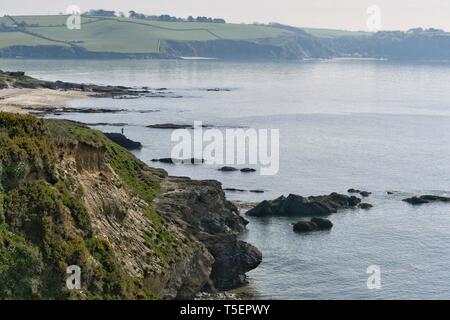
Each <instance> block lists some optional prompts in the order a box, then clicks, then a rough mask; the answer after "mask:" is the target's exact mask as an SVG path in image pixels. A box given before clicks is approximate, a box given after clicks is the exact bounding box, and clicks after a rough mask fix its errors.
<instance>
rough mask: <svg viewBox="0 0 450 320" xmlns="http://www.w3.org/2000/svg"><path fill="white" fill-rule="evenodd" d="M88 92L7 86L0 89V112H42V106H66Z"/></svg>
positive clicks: (85, 95) (55, 107)
mask: <svg viewBox="0 0 450 320" xmlns="http://www.w3.org/2000/svg"><path fill="white" fill-rule="evenodd" d="M89 96H90V94H89V93H88V92H83V91H75V90H70V91H62V90H54V89H45V88H37V89H26V88H7V89H2V90H0V112H11V113H21V114H30V113H33V114H39V113H43V114H44V112H42V111H41V110H40V109H42V108H44V107H45V108H54V109H57V108H61V107H66V106H67V102H69V101H72V100H76V99H84V98H87V97H89Z"/></svg>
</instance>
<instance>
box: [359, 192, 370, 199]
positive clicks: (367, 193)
mask: <svg viewBox="0 0 450 320" xmlns="http://www.w3.org/2000/svg"><path fill="white" fill-rule="evenodd" d="M359 194H360V195H361V196H363V197H364V198H367V197H368V196H370V195H371V194H372V192H368V191H361V192H360V193H359Z"/></svg>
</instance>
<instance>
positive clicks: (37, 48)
mask: <svg viewBox="0 0 450 320" xmlns="http://www.w3.org/2000/svg"><path fill="white" fill-rule="evenodd" d="M66 20H67V16H64V15H54V16H12V17H10V16H5V17H2V18H0V57H9V58H16V57H24V58H52V59H55V58H179V57H200V56H201V57H211V58H219V59H306V58H333V57H369V58H387V59H445V60H447V59H450V50H449V49H450V37H449V34H448V33H445V32H443V31H440V30H435V29H429V30H422V29H414V30H410V31H408V32H378V33H368V32H350V31H344V30H330V29H311V28H296V27H291V26H286V25H282V24H276V23H274V24H271V25H254V24H230V23H208V22H180V21H176V22H169V21H156V20H145V19H130V18H119V17H105V16H91V15H89V16H82V18H81V30H69V29H68V28H67V27H66Z"/></svg>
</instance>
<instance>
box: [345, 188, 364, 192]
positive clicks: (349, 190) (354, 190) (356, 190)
mask: <svg viewBox="0 0 450 320" xmlns="http://www.w3.org/2000/svg"><path fill="white" fill-rule="evenodd" d="M347 192H348V193H360V192H361V190H358V189H353V188H352V189H348V190H347Z"/></svg>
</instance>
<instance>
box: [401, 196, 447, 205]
mask: <svg viewBox="0 0 450 320" xmlns="http://www.w3.org/2000/svg"><path fill="white" fill-rule="evenodd" d="M403 201H404V202H408V203H410V204H412V205H420V204H425V203H431V202H450V197H442V196H434V195H423V196H419V197H411V198H406V199H403Z"/></svg>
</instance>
